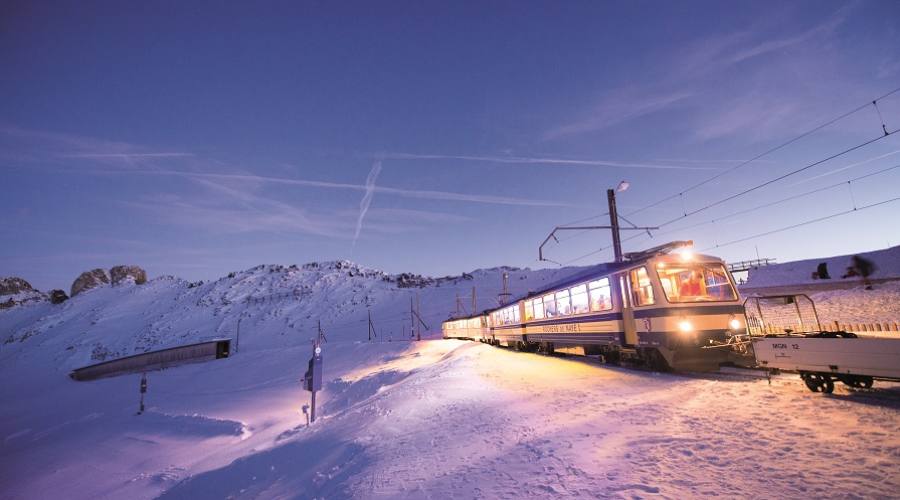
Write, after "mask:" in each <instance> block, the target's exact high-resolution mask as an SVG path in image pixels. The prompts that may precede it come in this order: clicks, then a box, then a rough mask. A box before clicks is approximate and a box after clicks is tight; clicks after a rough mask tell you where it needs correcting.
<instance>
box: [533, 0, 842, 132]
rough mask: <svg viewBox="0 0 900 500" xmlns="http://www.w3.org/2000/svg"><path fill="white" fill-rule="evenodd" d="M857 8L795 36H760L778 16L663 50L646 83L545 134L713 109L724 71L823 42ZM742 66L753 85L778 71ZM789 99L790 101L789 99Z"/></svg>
mask: <svg viewBox="0 0 900 500" xmlns="http://www.w3.org/2000/svg"><path fill="white" fill-rule="evenodd" d="M854 7H855V4H852V3H851V4H848V5H846V6H844V7H842V8H840V9H838V10H837V11H836V12H834V13H833V14H832V15H830V16H828V17H827V18H826V19H825V20H824V21H822V22H821V23H819V24H817V25H815V26H813V27H811V28H809V29H807V30H805V31H803V32H801V33H799V34H795V33H794V32H791V34H790V35H789V36H781V37H772V38H770V39H765V40H760V39H759V33H764V32H767V31H771V29H772V26H771V25H773V24H775V23H779V22H780V21H781V19H779V18H773V19H770V20H768V21H767V22H766V24H769V26H753V27H751V28H749V29H747V30H746V31H740V32H729V33H725V34H722V35H717V36H708V37H704V38H702V39H698V40H696V41H695V42H694V43H688V44H686V45H683V46H682V47H683V48H681V49H675V50H672V51H669V52H668V53H665V54H660V55H659V57H658V59H659V60H658V62H657V63H656V64H651V65H650V66H649V67H651V68H654V69H658V70H659V72H658V73H652V72H651V73H649V74H647V75H643V77H642V78H641V81H642V82H645V83H637V84H634V83H629V84H628V85H627V86H624V87H620V88H617V89H614V90H610V91H607V92H605V93H604V94H603V95H602V97H601V98H600V99H599V101H597V102H594V103H592V104H589V105H588V106H586V107H587V108H588V109H589V112H588V113H587V114H582V115H581V116H579V117H576V118H575V119H572V120H570V121H568V122H566V123H563V124H561V125H557V126H554V127H551V128H550V129H548V130H547V131H546V132H544V133H543V135H542V138H543V139H544V140H555V139H560V138H564V137H569V136H574V135H580V134H584V133H588V132H595V131H599V130H603V129H607V128H610V127H614V126H617V125H621V124H623V123H627V122H629V121H631V120H634V119H637V118H641V117H645V116H649V115H652V114H655V113H659V112H662V111H665V110H668V109H671V108H673V107H675V106H687V105H691V106H695V107H698V106H699V107H701V108H700V109H701V110H703V109H709V108H711V107H712V106H714V105H715V101H714V99H715V94H716V93H718V91H719V89H720V87H721V86H722V82H723V80H722V79H723V72H724V71H726V70H728V69H730V68H732V67H736V66H738V65H740V64H743V63H745V62H747V61H750V60H751V59H755V58H759V57H760V56H764V55H767V54H772V53H776V52H779V51H784V50H785V49H787V48H790V47H794V46H798V45H802V44H804V43H809V42H812V41H814V40H815V41H819V39H821V38H822V37H824V36H829V35H831V34H833V33H834V32H835V31H836V30H837V29H838V27H840V26H841V25H842V24H843V23H844V22H845V20H846V18H847V16H848V13H849V11H850V10H852V9H853V8H854ZM788 69H790V68H788ZM741 70H742V72H743V73H744V74H743V76H742V78H741V81H747V82H748V83H753V80H754V79H755V77H756V76H759V75H762V74H763V73H765V74H768V75H771V74H772V71H771V68H769V67H760V68H743V67H742V68H741ZM648 71H654V70H648ZM763 80H764V81H765V80H768V79H767V78H763ZM734 93H735V89H734V88H730V89H729V95H730V96H733V95H734ZM695 97H696V99H695ZM701 97H702V99H701ZM784 101H785V102H787V101H788V99H785V100H784ZM722 108H723V109H725V110H726V112H727V110H728V109H731V103H730V102H726V103H724V105H723V106H722ZM776 109H777V107H776ZM716 113H719V110H716ZM756 115H759V113H757V114H756ZM703 118H706V116H704V117H703ZM729 123H730V124H731V125H732V128H731V129H730V130H727V127H722V132H723V133H733V132H734V131H736V130H743V129H745V128H746V125H747V123H742V122H741V120H739V119H738V118H736V117H735V116H732V117H731V118H730V119H729ZM713 129H714V127H706V130H704V131H701V132H700V133H699V134H697V136H698V137H716V136H718V135H720V134H718V133H713V134H712V135H710V133H709V132H710V131H711V130H713ZM726 130H727V132H726Z"/></svg>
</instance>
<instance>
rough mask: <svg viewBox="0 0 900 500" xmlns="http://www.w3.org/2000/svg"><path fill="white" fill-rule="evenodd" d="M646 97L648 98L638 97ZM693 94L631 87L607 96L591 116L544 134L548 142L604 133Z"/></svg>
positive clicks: (595, 106)
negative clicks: (655, 91) (642, 90)
mask: <svg viewBox="0 0 900 500" xmlns="http://www.w3.org/2000/svg"><path fill="white" fill-rule="evenodd" d="M637 94H645V95H637ZM693 95H694V94H693V92H687V91H683V90H676V91H673V92H667V93H654V94H653V95H651V94H650V93H644V92H635V87H632V86H629V87H628V88H625V89H619V90H615V91H612V92H609V93H607V94H606V96H605V97H604V98H603V99H601V100H600V102H599V103H597V104H595V105H594V106H593V107H592V111H591V113H590V115H588V116H586V117H584V118H581V119H578V120H576V121H574V122H570V123H567V124H564V125H559V126H557V127H553V128H551V129H550V130H548V131H546V132H545V133H544V135H543V139H544V140H552V139H558V138H560V137H565V136H570V135H577V134H583V133H585V132H593V131H597V130H603V129H605V128H609V127H612V126H614V125H619V124H620V123H624V122H627V121H629V120H633V119H635V118H640V117H642V116H647V115H650V114H653V113H657V112H660V111H663V110H664V109H666V108H670V107H672V106H673V105H675V104H678V103H680V102H682V101H685V100H687V99H689V98H690V97H692V96H693Z"/></svg>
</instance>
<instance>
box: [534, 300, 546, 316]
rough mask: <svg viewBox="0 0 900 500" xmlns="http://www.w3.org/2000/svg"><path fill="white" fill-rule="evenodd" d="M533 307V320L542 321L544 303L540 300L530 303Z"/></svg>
mask: <svg viewBox="0 0 900 500" xmlns="http://www.w3.org/2000/svg"><path fill="white" fill-rule="evenodd" d="M531 302H532V304H533V305H534V318H535V319H544V301H543V300H541V299H540V298H537V299H534V300H532V301H531Z"/></svg>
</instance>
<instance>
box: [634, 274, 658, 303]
mask: <svg viewBox="0 0 900 500" xmlns="http://www.w3.org/2000/svg"><path fill="white" fill-rule="evenodd" d="M629 278H630V281H631V301H632V302H633V303H634V305H636V306H646V305H650V304H653V303H654V302H655V300H653V285H652V284H651V282H650V275H649V274H647V268H646V267H639V268H637V269H632V270H631V272H630V275H629Z"/></svg>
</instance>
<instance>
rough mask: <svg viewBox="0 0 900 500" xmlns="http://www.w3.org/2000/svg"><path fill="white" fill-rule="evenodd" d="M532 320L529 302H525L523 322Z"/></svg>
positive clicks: (532, 314) (532, 315)
mask: <svg viewBox="0 0 900 500" xmlns="http://www.w3.org/2000/svg"><path fill="white" fill-rule="evenodd" d="M533 319H534V310H533V309H532V308H531V301H530V300H526V301H525V321H531V320H533Z"/></svg>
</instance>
